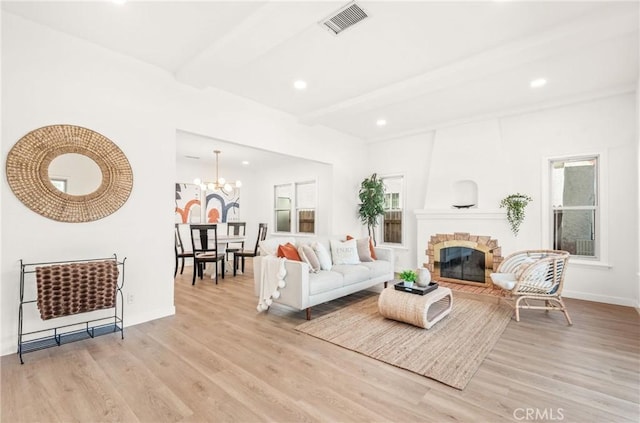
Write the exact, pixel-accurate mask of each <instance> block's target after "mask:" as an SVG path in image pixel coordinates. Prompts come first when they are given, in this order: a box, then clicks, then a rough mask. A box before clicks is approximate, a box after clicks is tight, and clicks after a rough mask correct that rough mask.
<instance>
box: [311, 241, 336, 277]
mask: <svg viewBox="0 0 640 423" xmlns="http://www.w3.org/2000/svg"><path fill="white" fill-rule="evenodd" d="M311 247H312V248H313V251H315V252H316V255H317V256H318V260H319V261H320V269H322V270H331V267H332V266H333V265H332V264H331V256H330V255H329V252H328V251H327V249H326V248H325V246H324V245H322V243H320V242H314V243H313V245H312V246H311Z"/></svg>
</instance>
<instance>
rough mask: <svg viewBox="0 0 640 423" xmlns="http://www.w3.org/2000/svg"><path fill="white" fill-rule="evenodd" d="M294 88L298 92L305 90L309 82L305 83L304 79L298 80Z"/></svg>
mask: <svg viewBox="0 0 640 423" xmlns="http://www.w3.org/2000/svg"><path fill="white" fill-rule="evenodd" d="M293 86H294V87H295V89H296V90H304V89H306V88H307V82H306V81H303V80H302V79H298V80H297V81H296V82H294V83H293Z"/></svg>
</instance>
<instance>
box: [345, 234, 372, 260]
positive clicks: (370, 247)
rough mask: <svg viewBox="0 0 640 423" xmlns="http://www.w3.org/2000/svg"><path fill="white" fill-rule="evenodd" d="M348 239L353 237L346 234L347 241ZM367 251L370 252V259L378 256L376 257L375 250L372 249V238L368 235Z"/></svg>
mask: <svg viewBox="0 0 640 423" xmlns="http://www.w3.org/2000/svg"><path fill="white" fill-rule="evenodd" d="M350 239H353V237H352V236H351V235H347V241H349V240H350ZM369 252H370V253H371V258H372V259H374V260H378V257H376V250H374V249H373V240H372V239H371V237H369Z"/></svg>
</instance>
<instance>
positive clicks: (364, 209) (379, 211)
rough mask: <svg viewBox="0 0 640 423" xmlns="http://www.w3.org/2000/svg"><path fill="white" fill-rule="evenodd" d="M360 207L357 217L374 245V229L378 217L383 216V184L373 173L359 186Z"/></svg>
mask: <svg viewBox="0 0 640 423" xmlns="http://www.w3.org/2000/svg"><path fill="white" fill-rule="evenodd" d="M358 197H359V198H360V206H359V207H358V216H360V220H361V221H362V223H363V224H365V225H367V229H368V231H369V236H370V237H371V239H372V240H373V243H374V245H375V244H376V235H375V228H376V226H378V217H380V216H382V215H383V214H384V183H383V182H382V180H381V179H378V176H377V175H376V174H375V173H374V174H372V175H371V176H370V177H368V178H365V179H364V180H363V181H362V183H361V184H360V192H359V193H358Z"/></svg>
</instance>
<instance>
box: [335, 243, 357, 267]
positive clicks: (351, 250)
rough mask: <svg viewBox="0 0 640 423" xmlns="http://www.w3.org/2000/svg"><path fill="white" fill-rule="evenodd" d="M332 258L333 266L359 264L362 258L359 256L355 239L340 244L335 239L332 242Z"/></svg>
mask: <svg viewBox="0 0 640 423" xmlns="http://www.w3.org/2000/svg"><path fill="white" fill-rule="evenodd" d="M331 258H332V259H333V264H358V263H360V256H358V244H357V242H356V240H355V239H350V240H349V241H344V242H340V241H337V240H335V239H332V240H331Z"/></svg>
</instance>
